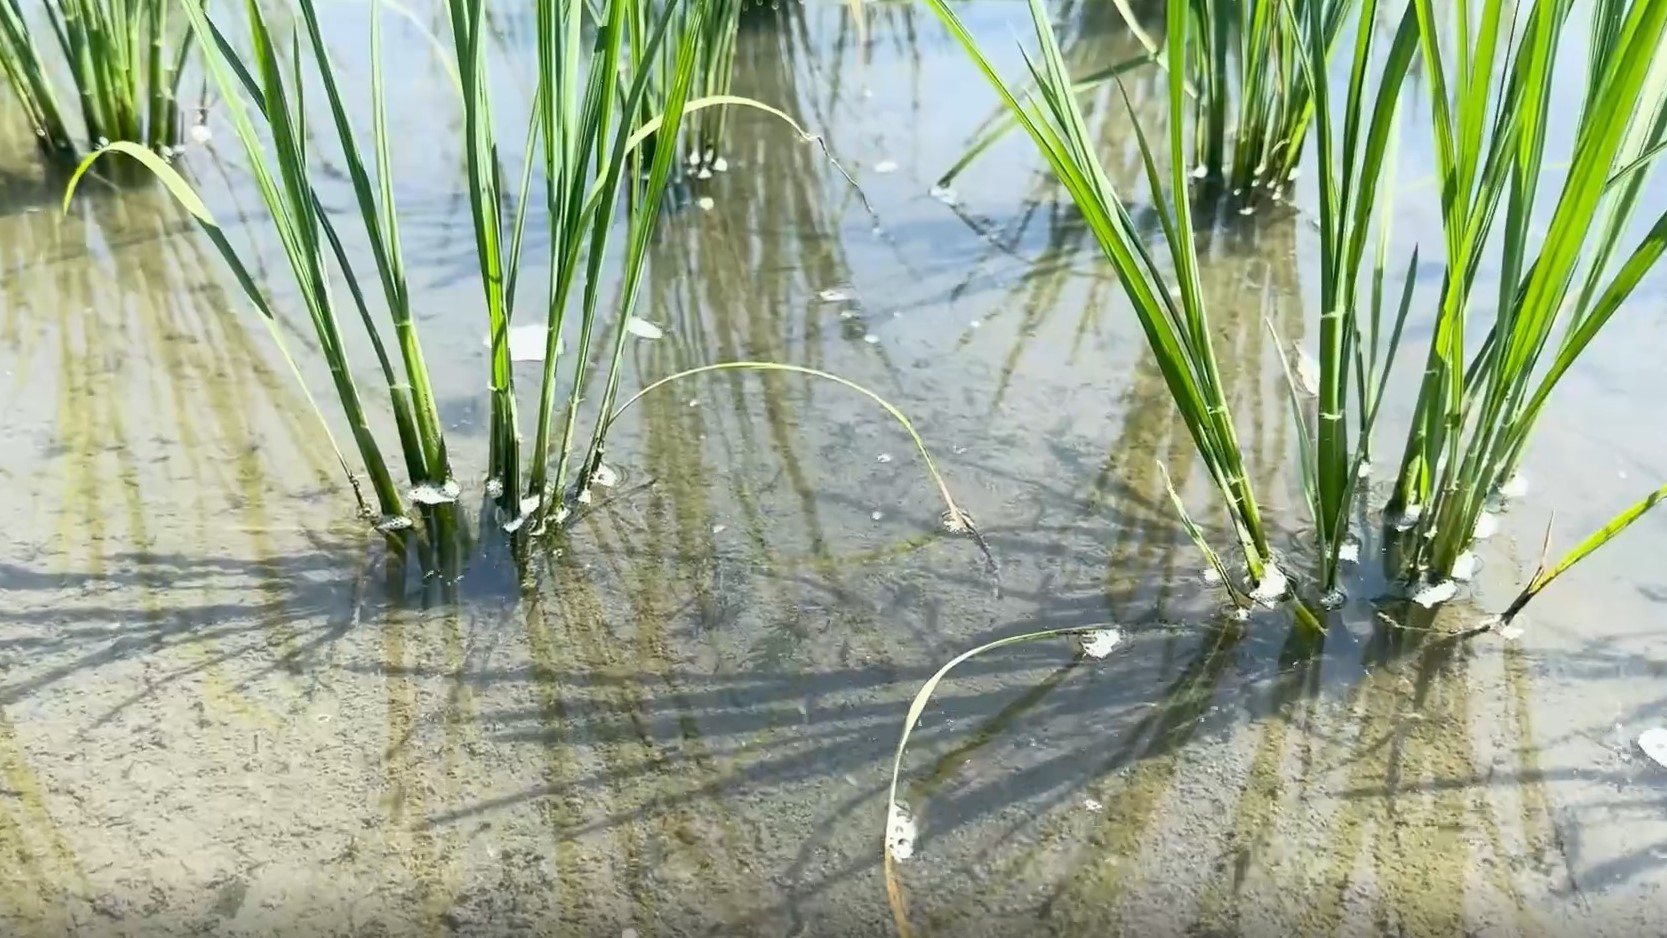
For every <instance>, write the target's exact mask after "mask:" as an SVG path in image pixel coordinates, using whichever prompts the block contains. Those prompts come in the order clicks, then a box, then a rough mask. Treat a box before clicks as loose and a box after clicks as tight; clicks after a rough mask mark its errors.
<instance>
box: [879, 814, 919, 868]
mask: <svg viewBox="0 0 1667 938" xmlns="http://www.w3.org/2000/svg"><path fill="white" fill-rule="evenodd" d="M886 849H887V850H889V851H891V856H892V859H894V860H907V859H908V858H910V857H912V856H914V855H915V819H914V818H912V817H910V816H909V809H908V808H905V807H903V806H902V805H900V804H898V803H897V802H895V801H893V802H892V803H891V810H890V811H888V812H887V813H886Z"/></svg>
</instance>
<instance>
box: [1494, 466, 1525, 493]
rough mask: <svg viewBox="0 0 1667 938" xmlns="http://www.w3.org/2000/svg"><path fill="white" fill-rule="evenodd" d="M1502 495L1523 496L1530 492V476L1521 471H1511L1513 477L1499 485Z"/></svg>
mask: <svg viewBox="0 0 1667 938" xmlns="http://www.w3.org/2000/svg"><path fill="white" fill-rule="evenodd" d="M1499 494H1500V496H1502V497H1504V498H1506V499H1512V498H1521V497H1522V496H1524V495H1527V494H1528V477H1527V476H1526V475H1524V474H1522V473H1521V472H1513V473H1511V477H1510V478H1509V479H1506V480H1505V481H1504V482H1502V483H1500V485H1499Z"/></svg>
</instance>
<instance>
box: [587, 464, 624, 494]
mask: <svg viewBox="0 0 1667 938" xmlns="http://www.w3.org/2000/svg"><path fill="white" fill-rule="evenodd" d="M590 481H592V482H595V483H596V484H597V485H600V486H602V487H603V488H605V489H611V488H613V487H614V486H616V485H618V484H619V473H618V472H615V471H614V467H612V466H610V465H608V464H607V463H598V464H597V466H596V471H595V472H593V473H591V475H590Z"/></svg>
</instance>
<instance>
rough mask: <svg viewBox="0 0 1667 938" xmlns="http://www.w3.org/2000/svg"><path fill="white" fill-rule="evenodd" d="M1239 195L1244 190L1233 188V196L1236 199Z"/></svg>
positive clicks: (1242, 193)
mask: <svg viewBox="0 0 1667 938" xmlns="http://www.w3.org/2000/svg"><path fill="white" fill-rule="evenodd" d="M1241 195H1244V190H1243V189H1234V190H1233V198H1235V199H1236V198H1238V197H1239V196H1241Z"/></svg>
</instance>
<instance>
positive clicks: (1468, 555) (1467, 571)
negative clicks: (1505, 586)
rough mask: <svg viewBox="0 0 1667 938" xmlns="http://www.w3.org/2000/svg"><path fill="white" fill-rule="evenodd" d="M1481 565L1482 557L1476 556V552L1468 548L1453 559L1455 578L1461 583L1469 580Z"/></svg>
mask: <svg viewBox="0 0 1667 938" xmlns="http://www.w3.org/2000/svg"><path fill="white" fill-rule="evenodd" d="M1481 565H1482V561H1481V558H1479V557H1477V556H1476V552H1475V551H1473V550H1467V551H1465V552H1464V553H1462V554H1460V555H1458V556H1457V557H1456V558H1454V559H1453V579H1455V580H1457V581H1459V582H1460V583H1465V582H1468V581H1469V580H1470V578H1471V577H1474V576H1475V575H1476V570H1477V569H1478V568H1479V567H1481Z"/></svg>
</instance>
